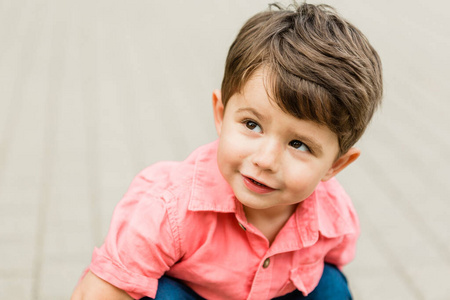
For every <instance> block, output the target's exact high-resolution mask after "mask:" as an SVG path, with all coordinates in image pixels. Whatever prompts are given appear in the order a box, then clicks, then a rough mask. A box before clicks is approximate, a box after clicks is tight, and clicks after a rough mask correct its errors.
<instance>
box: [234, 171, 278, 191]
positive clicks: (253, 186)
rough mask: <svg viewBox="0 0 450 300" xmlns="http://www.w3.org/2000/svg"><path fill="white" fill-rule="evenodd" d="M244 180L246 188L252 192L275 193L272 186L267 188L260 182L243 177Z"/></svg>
mask: <svg viewBox="0 0 450 300" xmlns="http://www.w3.org/2000/svg"><path fill="white" fill-rule="evenodd" d="M242 178H243V180H244V184H245V186H246V187H247V188H248V189H249V190H251V191H252V192H255V193H257V194H267V193H270V192H273V191H275V189H274V188H271V187H270V186H267V185H265V184H263V183H261V182H259V181H256V180H255V179H253V178H250V177H247V176H244V175H242Z"/></svg>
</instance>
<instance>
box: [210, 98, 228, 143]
mask: <svg viewBox="0 0 450 300" xmlns="http://www.w3.org/2000/svg"><path fill="white" fill-rule="evenodd" d="M212 102H213V103H212V104H213V111H214V123H215V125H216V131H217V134H218V135H219V136H220V132H221V129H222V122H223V114H224V111H225V108H224V106H223V103H222V92H221V91H220V90H214V91H213V94H212Z"/></svg>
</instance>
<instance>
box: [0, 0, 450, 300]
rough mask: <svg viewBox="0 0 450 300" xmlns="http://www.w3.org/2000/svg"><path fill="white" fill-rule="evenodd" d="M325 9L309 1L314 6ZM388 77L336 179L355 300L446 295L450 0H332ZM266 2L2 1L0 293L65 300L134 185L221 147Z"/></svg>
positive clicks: (449, 271) (449, 265)
mask: <svg viewBox="0 0 450 300" xmlns="http://www.w3.org/2000/svg"><path fill="white" fill-rule="evenodd" d="M314 2H316V1H314ZM327 3H330V4H332V5H335V6H336V7H337V8H338V10H339V11H340V12H341V13H342V14H343V15H344V16H346V17H347V18H348V19H349V20H350V21H352V22H353V23H355V24H356V25H357V26H359V27H360V28H361V29H362V30H363V32H365V33H366V35H367V36H368V37H369V39H370V40H371V41H372V43H373V45H374V46H375V47H376V48H377V49H378V51H379V53H380V55H381V57H382V59H383V62H384V69H385V87H386V91H385V103H384V106H383V108H382V110H381V111H380V112H379V113H378V114H377V115H376V117H375V119H374V122H373V123H372V125H371V127H370V129H369V131H368V132H367V135H366V136H365V137H364V138H363V140H362V141H361V142H360V143H359V146H360V147H361V148H362V150H363V155H362V157H361V158H360V160H359V161H358V163H357V164H355V165H354V166H352V167H350V168H349V169H348V170H346V172H345V173H344V174H342V176H340V178H341V181H342V182H343V184H344V185H345V186H346V188H347V190H348V192H349V193H350V194H351V196H352V197H353V199H354V202H355V205H356V207H357V210H358V212H359V214H360V219H361V224H362V230H363V233H362V236H361V240H360V244H359V249H358V256H357V258H356V260H355V261H354V262H353V263H352V264H351V265H349V266H348V267H347V268H346V269H345V271H346V272H347V274H348V277H349V279H350V284H351V287H352V289H353V291H354V294H355V296H356V297H355V298H356V299H369V300H370V299H374V300H375V299H448V297H449V296H448V295H449V294H450V285H449V284H448V278H450V230H449V229H450V218H449V209H450V202H449V198H450V197H449V196H450V185H449V184H448V180H449V175H448V170H449V169H450V159H449V154H450V138H449V137H450V134H449V129H450V118H449V115H450V104H449V100H450V80H449V79H450V76H449V74H448V70H449V69H450V61H449V53H450V18H449V16H448V11H449V4H448V1H444V0H440V1H418V0H414V1H404V0H403V1H387V0H378V1H368V0H364V1H362V0H361V1H357V0H341V1H337V0H335V1H328V2H327ZM266 6H267V3H266V1H263V0H258V1H257V0H252V1H248V0H247V1H244V0H233V1H219V0H214V1H208V0H203V1H200V0H197V1H180V0H171V1H153V0H129V1H104V0H98V1H87V0H81V1H63V0H14V1H13V0H10V1H5V0H0V299H68V297H69V295H70V294H71V291H72V289H73V287H74V285H75V284H76V281H77V280H78V278H79V276H80V274H81V272H82V270H83V268H84V267H85V266H87V264H88V263H89V260H90V256H91V253H92V249H93V247H94V246H96V245H97V246H98V245H100V244H101V242H102V239H103V237H104V236H105V234H106V231H107V228H108V223H109V219H110V217H111V213H112V210H113V208H114V206H115V204H116V203H117V201H119V200H120V198H121V196H122V194H123V193H124V192H125V190H126V188H127V186H128V184H129V183H130V181H131V179H132V178H133V176H134V175H135V174H136V173H137V172H138V171H139V170H140V169H142V168H144V167H145V166H147V165H149V164H151V163H153V162H155V161H158V160H162V159H170V160H180V159H183V158H185V157H186V156H187V155H188V153H190V152H191V151H192V150H193V149H195V148H196V147H197V146H199V145H201V144H203V143H206V142H209V141H212V140H213V139H215V136H216V135H215V131H214V128H213V122H212V114H211V107H210V102H211V101H210V98H211V97H210V95H211V91H212V90H213V89H214V88H218V87H220V81H221V76H222V72H223V64H224V59H225V55H226V51H227V49H228V47H229V45H230V43H231V41H232V40H233V38H234V36H235V35H236V33H237V30H238V29H239V28H240V26H241V25H242V24H243V22H244V21H245V20H246V19H247V18H249V17H250V16H251V15H253V14H254V13H256V12H258V11H260V10H262V9H265V8H266Z"/></svg>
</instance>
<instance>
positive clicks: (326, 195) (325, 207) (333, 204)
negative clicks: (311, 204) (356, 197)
mask: <svg viewBox="0 0 450 300" xmlns="http://www.w3.org/2000/svg"><path fill="white" fill-rule="evenodd" d="M315 195H316V200H317V201H316V203H317V210H318V217H319V226H320V228H321V231H322V233H324V234H325V235H328V236H330V235H331V236H338V235H345V234H349V233H356V232H358V231H359V221H358V217H357V214H356V211H355V208H354V206H353V203H352V200H351V198H350V196H349V195H348V194H347V192H346V191H345V190H344V188H343V187H342V186H341V184H340V183H339V182H338V180H337V179H336V178H332V179H330V180H328V181H325V182H321V183H320V184H319V185H318V186H317V188H316V190H315Z"/></svg>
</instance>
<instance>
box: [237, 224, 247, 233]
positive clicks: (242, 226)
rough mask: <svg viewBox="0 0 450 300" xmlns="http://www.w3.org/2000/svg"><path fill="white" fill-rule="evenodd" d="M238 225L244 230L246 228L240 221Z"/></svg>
mask: <svg viewBox="0 0 450 300" xmlns="http://www.w3.org/2000/svg"><path fill="white" fill-rule="evenodd" d="M239 226H241V228H242V229H243V230H244V231H246V230H247V228H245V227H244V225H242V224H241V223H239Z"/></svg>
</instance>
